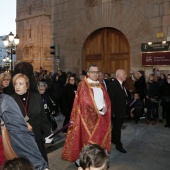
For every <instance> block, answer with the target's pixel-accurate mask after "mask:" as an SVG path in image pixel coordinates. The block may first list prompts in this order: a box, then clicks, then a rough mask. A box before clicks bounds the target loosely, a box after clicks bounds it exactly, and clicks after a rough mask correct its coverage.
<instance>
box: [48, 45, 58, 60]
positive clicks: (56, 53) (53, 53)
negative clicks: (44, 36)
mask: <svg viewBox="0 0 170 170" xmlns="http://www.w3.org/2000/svg"><path fill="white" fill-rule="evenodd" d="M50 48H51V49H52V51H51V52H50V54H52V55H54V56H55V57H57V58H59V56H60V46H59V44H55V45H51V46H50Z"/></svg>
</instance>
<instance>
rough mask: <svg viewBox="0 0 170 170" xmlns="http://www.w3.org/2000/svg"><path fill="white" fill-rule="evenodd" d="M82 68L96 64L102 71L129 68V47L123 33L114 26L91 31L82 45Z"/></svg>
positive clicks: (112, 71) (111, 71) (110, 71)
mask: <svg viewBox="0 0 170 170" xmlns="http://www.w3.org/2000/svg"><path fill="white" fill-rule="evenodd" d="M82 51H83V60H82V61H83V63H82V65H83V69H85V70H86V69H87V67H88V66H89V65H90V64H96V65H98V67H99V69H100V70H101V71H102V72H104V73H105V72H108V73H115V71H116V70H117V69H119V68H122V69H125V70H126V72H127V73H129V70H130V47H129V42H128V40H127V38H126V37H125V35H124V34H123V33H122V32H120V31H119V30H117V29H114V28H102V29H99V30H96V31H95V32H93V33H92V34H91V35H89V37H88V38H87V39H86V41H85V43H84V45H83V50H82Z"/></svg>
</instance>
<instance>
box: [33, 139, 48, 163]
mask: <svg viewBox="0 0 170 170" xmlns="http://www.w3.org/2000/svg"><path fill="white" fill-rule="evenodd" d="M35 141H36V143H37V146H38V149H39V151H40V153H41V155H42V156H43V158H44V159H45V161H46V162H47V163H48V157H47V152H46V149H45V146H44V141H43V139H41V140H35Z"/></svg>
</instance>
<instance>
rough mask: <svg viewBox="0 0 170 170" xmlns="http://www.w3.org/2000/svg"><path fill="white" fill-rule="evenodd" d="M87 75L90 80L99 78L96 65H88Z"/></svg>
mask: <svg viewBox="0 0 170 170" xmlns="http://www.w3.org/2000/svg"><path fill="white" fill-rule="evenodd" d="M87 75H88V77H89V78H90V79H91V80H93V81H96V80H97V79H98V76H99V69H98V67H97V65H95V64H92V65H90V66H89V67H88V69H87Z"/></svg>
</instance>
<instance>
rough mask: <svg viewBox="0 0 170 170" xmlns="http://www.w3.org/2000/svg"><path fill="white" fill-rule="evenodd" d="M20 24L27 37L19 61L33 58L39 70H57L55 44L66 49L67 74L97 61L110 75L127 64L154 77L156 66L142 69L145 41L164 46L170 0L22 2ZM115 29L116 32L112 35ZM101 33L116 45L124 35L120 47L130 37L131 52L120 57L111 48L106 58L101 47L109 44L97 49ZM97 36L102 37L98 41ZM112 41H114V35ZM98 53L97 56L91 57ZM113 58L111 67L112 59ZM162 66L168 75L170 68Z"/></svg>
mask: <svg viewBox="0 0 170 170" xmlns="http://www.w3.org/2000/svg"><path fill="white" fill-rule="evenodd" d="M30 11H32V13H31V15H30ZM16 22H17V33H18V35H19V36H20V38H21V42H20V45H19V46H18V54H17V56H18V61H22V60H25V61H26V60H28V61H29V62H32V63H33V65H34V67H35V69H37V68H38V67H39V66H42V67H48V69H50V66H52V65H53V68H52V67H51V68H52V69H53V71H55V70H56V65H55V63H56V59H55V57H54V58H52V56H50V55H49V53H50V52H49V50H50V49H49V46H50V43H51V44H59V46H60V69H62V70H64V71H70V70H71V71H73V72H75V73H79V72H80V70H81V69H86V66H87V64H89V63H93V62H95V61H96V63H97V64H99V65H100V66H101V67H103V65H105V67H103V68H101V70H102V71H104V72H105V71H107V72H112V71H115V69H116V68H117V67H118V66H122V67H125V69H126V67H127V68H128V69H126V70H127V71H129V70H135V71H136V70H139V69H142V70H145V72H146V73H150V72H151V70H152V68H153V66H148V67H144V66H142V65H141V43H146V42H161V41H164V40H167V37H170V0H51V1H50V0H49V1H48V0H36V1H35V0H31V1H29V0H27V1H26V0H18V1H17V19H16ZM104 29H105V31H103V32H99V31H102V30H104ZM30 30H31V31H30ZM112 30H113V33H111V34H108V32H109V31H112ZM96 31H98V33H99V34H98V35H99V36H98V37H102V35H101V34H105V33H106V37H107V34H108V35H110V36H112V37H113V38H111V39H112V40H111V43H112V44H113V46H114V41H116V42H118V39H117V38H116V37H119V36H117V35H118V34H119V35H120V34H121V35H120V38H119V40H121V41H122V43H120V46H121V45H122V44H124V40H123V39H125V41H126V42H125V43H126V45H125V46H126V48H127V50H125V51H123V50H119V54H118V53H117V52H116V50H115V49H114V48H113V47H110V46H109V45H108V47H107V48H110V49H109V50H110V53H109V54H106V52H107V50H105V51H104V52H103V51H100V47H101V48H102V45H103V46H105V44H107V41H106V42H104V41H103V42H102V43H101V42H99V45H98V49H97V50H96V49H95V45H94V44H95V42H98V41H102V38H101V39H100V38H97V36H96V37H95V35H97V33H96ZM30 32H31V33H32V34H31V38H30V37H29V35H30ZM104 32H105V33H104ZM160 35H161V36H160ZM114 37H115V38H114ZM93 38H94V39H95V38H96V41H95V42H94V43H93ZM97 39H98V40H97ZM107 39H108V40H109V41H110V37H109V36H108V37H107V38H106V40H107ZM90 44H93V45H92V46H93V48H91V46H90ZM96 44H97V43H96ZM96 48H97V47H96ZM107 48H106V49H107ZM92 51H93V52H92ZM99 53H101V54H99ZM104 53H105V54H104ZM93 54H95V56H96V57H91V58H90V57H88V56H90V55H91V56H93ZM112 54H113V55H112ZM100 55H101V56H103V55H105V57H104V58H102V57H100ZM108 55H110V58H108V60H109V61H110V60H112V62H111V64H110V63H109V61H107V56H108ZM119 55H120V56H121V57H120V59H121V58H124V59H123V60H122V61H118V60H119V58H118V57H119ZM97 56H98V57H97ZM114 58H116V60H114ZM86 60H88V62H86ZM102 63H103V64H102ZM122 63H123V64H122ZM108 64H110V66H108V67H109V69H107V65H108ZM112 65H114V66H112ZM116 66H117V67H116ZM158 67H159V68H160V69H161V70H164V71H165V72H166V73H168V70H169V66H158Z"/></svg>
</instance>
